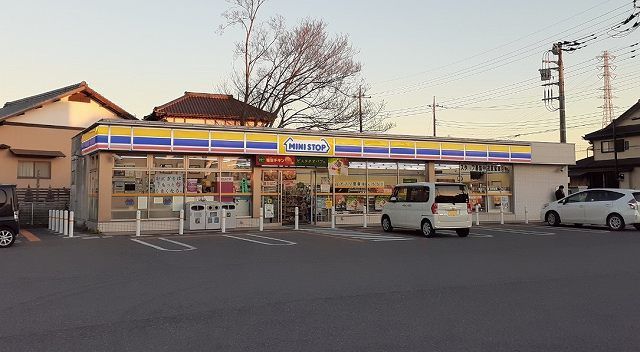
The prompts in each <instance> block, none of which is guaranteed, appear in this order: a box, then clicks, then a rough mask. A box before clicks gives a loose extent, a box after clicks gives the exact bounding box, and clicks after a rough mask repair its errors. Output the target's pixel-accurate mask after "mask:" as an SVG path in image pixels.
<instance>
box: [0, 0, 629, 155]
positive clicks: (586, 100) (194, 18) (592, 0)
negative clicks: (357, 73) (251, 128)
mask: <svg viewBox="0 0 640 352" xmlns="http://www.w3.org/2000/svg"><path fill="white" fill-rule="evenodd" d="M488 3H489V4H488ZM631 4H632V1H631V0H624V1H623V0H609V1H604V0H565V1H550V0H540V1H512V0H511V1H507V0H496V1H491V2H486V1H482V2H481V1H433V0H430V1H394V2H392V1H334V0H327V1H293V0H269V1H268V2H267V4H266V5H265V8H264V10H265V11H264V12H263V13H262V14H263V18H267V17H269V16H270V15H272V14H275V13H279V14H281V15H283V16H284V17H285V18H286V19H287V22H288V23H289V24H294V23H296V22H297V21H299V20H300V19H301V18H304V17H318V18H322V19H324V20H325V21H326V22H327V23H328V25H329V30H330V31H331V32H335V33H346V34H348V35H349V36H350V38H351V40H352V42H353V44H354V46H355V47H357V48H358V49H359V55H358V59H359V60H360V61H361V62H362V63H363V65H364V71H363V75H364V77H365V78H366V79H367V80H368V81H369V82H370V83H371V85H372V89H371V93H372V95H373V99H375V100H378V101H379V100H384V101H385V103H386V106H387V110H388V112H389V114H390V115H391V116H393V117H394V121H395V122H396V123H397V127H396V128H395V129H394V130H393V132H396V133H407V134H427V133H431V127H430V126H431V120H430V119H431V113H430V111H427V109H426V108H424V107H423V105H425V104H429V103H430V102H431V99H432V96H433V95H436V96H438V100H439V101H440V102H441V104H442V105H444V106H447V107H449V109H444V110H441V111H439V113H438V117H439V119H440V120H441V121H442V123H443V124H445V126H442V127H439V135H452V136H461V137H490V138H495V137H505V136H510V135H513V134H516V133H531V132H537V131H541V130H544V129H553V128H556V127H557V120H554V118H555V117H557V112H554V113H550V112H547V111H546V109H545V108H544V106H543V105H542V103H541V102H540V99H541V98H542V88H540V87H538V84H539V83H540V82H538V81H535V80H532V81H528V82H525V83H520V84H514V83H517V82H521V81H525V80H527V79H532V78H536V77H537V75H538V73H537V70H538V68H540V60H541V57H542V52H543V51H544V49H545V48H547V47H550V45H551V43H552V42H553V41H556V40H565V39H576V38H578V37H581V36H584V35H587V34H590V33H592V32H594V31H597V30H599V29H601V28H604V27H606V26H607V25H608V24H613V23H614V22H616V21H618V20H622V19H623V18H624V17H625V16H628V14H629V13H630V11H631V6H632V5H631ZM625 5H626V7H625V8H623V9H619V10H617V11H613V10H614V9H616V8H619V7H621V6H625ZM226 8H227V3H226V2H225V1H223V0H216V1H197V0H185V1H180V2H175V1H164V0H160V1H144V2H143V1H135V2H134V1H122V0H112V1H101V2H86V1H76V0H69V1H58V2H51V1H42V0H41V1H21V2H20V1H11V2H8V1H7V2H5V3H4V4H3V5H2V11H1V12H0V33H1V39H2V49H3V50H2V51H3V55H1V56H0V101H1V102H4V101H7V100H13V99H18V98H21V97H24V96H27V95H32V94H37V93H39V92H42V91H45V90H49V89H54V88H57V87H60V86H64V85H67V84H71V83H74V82H79V81H82V80H85V81H87V82H88V83H89V84H90V85H91V86H92V87H93V88H94V89H96V90H98V91H99V92H101V93H102V94H104V95H105V96H106V97H107V98H109V99H111V100H113V101H114V102H116V103H117V104H119V105H121V106H122V107H124V108H125V109H126V110H128V111H130V112H131V113H134V114H136V115H137V116H139V117H141V116H144V115H146V114H148V113H150V112H151V110H152V108H153V107H154V106H157V105H161V104H163V103H165V102H167V101H169V100H171V99H173V98H176V97H177V96H180V95H181V94H182V93H183V92H184V91H204V92H213V91H215V89H216V87H217V86H218V85H219V84H220V83H221V82H222V81H223V80H225V79H226V78H227V77H228V75H229V73H230V72H231V70H232V65H233V61H234V57H233V52H232V50H233V42H234V41H235V40H237V39H238V38H239V36H238V34H239V33H238V32H237V31H233V30H232V31H228V32H226V33H225V34H224V35H219V34H217V33H216V32H215V30H216V28H217V26H218V25H219V24H220V23H221V22H222V18H221V16H220V13H221V12H223V11H224V10H225V9H226ZM552 9H553V10H552ZM589 9H590V10H589ZM611 11H613V12H611ZM599 16H600V17H599ZM638 41H640V32H635V33H632V34H631V35H630V36H628V37H626V38H623V39H609V40H603V41H598V42H596V43H594V44H592V45H591V46H589V47H588V48H585V49H583V50H581V51H579V52H576V53H572V54H567V55H566V58H565V61H566V63H567V65H568V66H571V65H575V64H579V63H582V64H581V65H579V66H576V67H573V68H571V67H569V68H568V69H567V70H568V71H571V70H574V72H573V73H571V72H568V74H567V76H568V77H567V91H568V94H569V98H568V102H567V109H568V117H569V120H568V121H569V122H568V125H569V126H570V127H571V126H575V125H581V124H588V123H590V124H591V125H589V126H581V127H573V128H571V129H570V132H569V141H571V142H578V147H577V149H579V150H581V149H584V148H586V143H585V142H584V141H581V138H580V136H581V135H584V134H585V133H587V132H589V131H591V130H594V129H597V128H599V124H598V122H599V121H600V120H601V116H600V112H601V110H600V109H598V106H600V105H601V99H600V98H599V95H600V93H599V91H598V90H597V89H598V87H600V86H601V80H600V79H599V78H598V68H597V66H598V62H597V61H596V60H595V59H594V58H595V56H596V55H598V54H600V53H601V52H602V50H616V49H618V51H617V53H619V54H623V53H626V52H628V51H629V50H630V49H629V50H627V49H624V47H625V46H628V45H631V44H633V43H635V42H638ZM547 43H548V44H547ZM497 47H498V49H495V48H497ZM492 49H493V50H492ZM629 56H631V54H627V55H621V57H620V58H619V59H618V61H619V63H618V65H617V66H618V68H617V70H616V72H617V78H616V80H614V86H618V87H619V88H620V89H619V91H618V92H617V93H616V96H617V97H618V98H617V99H616V100H615V103H616V105H617V106H619V107H621V108H622V107H628V106H629V105H631V104H633V103H634V102H635V101H636V100H637V99H638V98H640V94H639V93H640V91H639V90H640V88H636V87H634V84H633V82H635V81H636V79H637V77H638V70H639V69H640V58H638V59H628V57H629ZM590 59H594V60H591V61H588V60H590ZM625 59H626V60H625ZM443 66H444V67H443ZM461 70H462V71H461ZM465 70H466V71H465ZM481 71H484V72H481ZM442 77H449V78H450V79H448V80H443V79H442ZM451 78H454V79H453V80H451ZM505 86H506V87H505ZM488 90H492V91H490V92H488V93H486V91H488ZM482 92H485V93H484V95H474V94H478V93H482ZM469 95H473V96H472V97H468V96H469ZM421 106H422V107H421ZM621 111H622V109H619V112H621ZM447 121H451V122H450V123H449V124H447ZM493 123H495V125H493ZM461 126H465V127H461ZM557 135H558V132H557V131H553V132H549V133H538V134H529V135H525V136H522V137H518V138H517V139H522V140H548V141H555V140H557V138H558V137H557ZM583 155H584V153H582V154H579V156H583Z"/></svg>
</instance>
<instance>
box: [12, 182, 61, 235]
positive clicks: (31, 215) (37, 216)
mask: <svg viewBox="0 0 640 352" xmlns="http://www.w3.org/2000/svg"><path fill="white" fill-rule="evenodd" d="M16 193H17V195H18V204H19V206H20V225H25V226H27V225H28V226H47V224H48V222H49V209H66V210H68V209H69V201H70V197H71V193H70V191H69V189H68V188H18V189H17V190H16Z"/></svg>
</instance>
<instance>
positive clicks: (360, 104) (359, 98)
mask: <svg viewBox="0 0 640 352" xmlns="http://www.w3.org/2000/svg"><path fill="white" fill-rule="evenodd" d="M354 98H358V119H359V122H360V133H362V98H366V99H369V98H371V96H364V95H363V94H362V85H360V87H358V95H356V96H355V97H354Z"/></svg>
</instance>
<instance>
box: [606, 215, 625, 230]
mask: <svg viewBox="0 0 640 352" xmlns="http://www.w3.org/2000/svg"><path fill="white" fill-rule="evenodd" d="M607 227H609V230H611V231H622V230H624V219H623V218H622V216H620V215H618V214H611V215H609V217H608V218H607Z"/></svg>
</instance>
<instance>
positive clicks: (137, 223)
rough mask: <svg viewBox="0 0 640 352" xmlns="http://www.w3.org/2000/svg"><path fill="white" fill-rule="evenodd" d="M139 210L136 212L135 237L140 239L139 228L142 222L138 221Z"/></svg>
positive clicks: (139, 216)
mask: <svg viewBox="0 0 640 352" xmlns="http://www.w3.org/2000/svg"><path fill="white" fill-rule="evenodd" d="M140 218H141V215H140V210H138V211H136V237H140V230H141V229H140V228H141V226H142V222H141V220H140Z"/></svg>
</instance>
